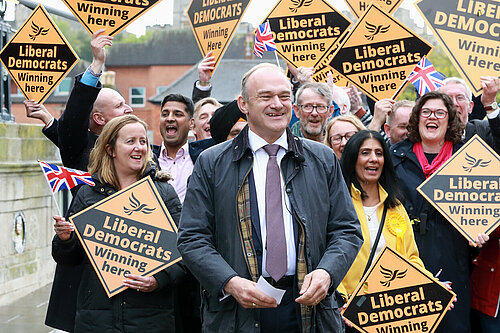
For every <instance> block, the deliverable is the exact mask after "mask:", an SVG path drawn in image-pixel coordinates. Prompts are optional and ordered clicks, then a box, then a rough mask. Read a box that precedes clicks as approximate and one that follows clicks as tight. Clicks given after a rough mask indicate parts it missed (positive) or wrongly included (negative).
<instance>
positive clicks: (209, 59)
mask: <svg viewBox="0 0 500 333" xmlns="http://www.w3.org/2000/svg"><path fill="white" fill-rule="evenodd" d="M214 65H215V57H213V56H212V51H210V52H208V53H207V55H206V56H205V58H203V60H202V61H201V62H200V64H199V65H198V79H199V81H200V85H202V86H206V85H208V84H207V83H206V82H210V80H211V79H212V72H213V70H214Z"/></svg>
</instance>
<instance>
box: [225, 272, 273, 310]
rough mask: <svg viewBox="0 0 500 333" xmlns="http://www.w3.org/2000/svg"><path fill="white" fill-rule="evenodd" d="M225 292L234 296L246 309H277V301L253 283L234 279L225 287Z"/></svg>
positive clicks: (242, 279) (236, 277) (237, 277)
mask: <svg viewBox="0 0 500 333" xmlns="http://www.w3.org/2000/svg"><path fill="white" fill-rule="evenodd" d="M224 292H225V293H227V294H230V295H231V296H233V297H234V298H235V299H236V301H237V302H238V303H240V305H241V306H242V307H244V308H246V309H252V308H275V307H276V306H277V305H276V300H275V299H274V298H272V297H270V296H267V295H266V294H264V293H263V292H262V291H260V290H259V289H257V284H256V283H255V282H253V281H250V280H247V279H244V278H241V277H239V276H235V277H232V278H231V279H230V280H229V281H228V282H227V283H226V285H225V286H224Z"/></svg>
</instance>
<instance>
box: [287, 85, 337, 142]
mask: <svg viewBox="0 0 500 333" xmlns="http://www.w3.org/2000/svg"><path fill="white" fill-rule="evenodd" d="M295 102H296V103H295V104H294V105H293V110H294V111H295V115H296V116H297V118H299V122H300V131H296V132H297V133H293V134H295V135H297V136H299V137H304V138H306V139H310V140H313V141H318V142H323V138H324V134H325V128H326V123H327V120H328V119H330V117H331V116H332V113H333V105H332V92H331V90H330V88H329V87H328V85H327V84H326V83H321V82H308V83H306V84H304V85H303V86H301V87H300V88H299V90H298V91H297V95H296V100H295Z"/></svg>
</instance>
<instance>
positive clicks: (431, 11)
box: [415, 0, 500, 96]
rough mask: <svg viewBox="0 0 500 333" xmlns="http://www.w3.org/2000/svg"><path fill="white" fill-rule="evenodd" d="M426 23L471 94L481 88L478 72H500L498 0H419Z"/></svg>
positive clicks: (417, 3) (499, 7) (497, 74)
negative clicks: (437, 3) (437, 2)
mask: <svg viewBox="0 0 500 333" xmlns="http://www.w3.org/2000/svg"><path fill="white" fill-rule="evenodd" d="M415 6H416V7H417V9H418V11H419V12H420V14H421V15H422V16H423V17H424V19H425V21H426V23H427V25H428V26H429V27H430V28H431V29H432V30H433V32H434V35H435V36H436V38H437V40H438V41H439V43H440V44H441V46H442V47H443V49H444V50H445V52H446V54H447V55H448V57H449V58H450V60H451V61H452V62H453V65H455V68H456V69H457V70H458V72H459V73H460V75H461V76H462V78H463V79H464V80H465V81H466V82H467V83H468V85H469V87H470V88H471V90H472V92H473V94H474V95H475V96H478V95H480V94H481V92H482V87H481V80H480V76H497V77H498V76H500V1H498V0H484V1H462V0H458V1H457V0H442V1H441V0H440V1H439V6H436V1H432V0H420V1H417V2H415Z"/></svg>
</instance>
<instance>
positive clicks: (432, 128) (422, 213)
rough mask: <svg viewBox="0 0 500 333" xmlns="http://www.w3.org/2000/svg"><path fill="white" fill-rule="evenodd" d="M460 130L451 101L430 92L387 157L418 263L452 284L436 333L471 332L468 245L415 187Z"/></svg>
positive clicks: (457, 140)
mask: <svg viewBox="0 0 500 333" xmlns="http://www.w3.org/2000/svg"><path fill="white" fill-rule="evenodd" d="M462 134H463V125H462V124H461V122H460V119H459V114H458V113H457V111H456V109H455V106H454V104H453V102H452V100H451V98H450V97H449V96H448V95H446V94H443V93H441V92H437V91H433V92H429V93H427V94H425V95H423V96H422V97H420V99H419V100H418V101H417V104H416V105H415V106H414V107H413V110H412V113H411V115H410V120H409V122H408V138H407V139H405V140H404V141H401V142H399V143H397V144H395V145H394V146H392V147H391V157H392V161H393V163H394V168H395V170H396V174H397V177H398V180H399V184H400V187H401V190H402V191H403V193H404V195H405V199H406V200H405V202H404V205H405V208H406V211H407V212H408V215H409V216H410V219H411V220H412V222H413V228H414V232H415V240H416V242H417V246H418V249H419V252H420V258H421V259H422V260H423V262H424V263H425V267H426V268H427V269H428V270H429V271H431V272H432V273H433V274H437V273H438V272H441V273H440V276H439V278H440V280H442V281H449V282H450V283H452V286H453V291H454V292H455V293H456V294H457V299H458V300H457V303H456V304H455V309H453V310H452V311H450V312H449V313H447V314H446V316H445V317H444V319H443V321H442V322H441V324H440V326H439V327H438V329H437V331H436V332H455V333H458V332H470V324H469V311H470V288H469V274H470V266H469V265H470V246H469V243H468V242H467V240H466V239H465V237H463V236H462V235H461V234H460V233H459V232H458V231H457V230H456V229H455V228H454V227H453V226H452V224H451V223H449V222H448V221H447V220H446V218H445V217H444V216H443V215H441V213H439V212H438V211H437V210H436V209H435V208H434V207H433V206H432V205H431V204H430V203H428V202H427V200H426V199H425V198H424V197H423V196H422V195H420V194H419V193H418V192H417V190H416V188H417V187H418V186H419V185H420V184H421V183H422V182H423V181H425V180H426V179H427V178H428V177H430V176H431V175H432V174H433V173H434V172H436V170H437V169H438V168H439V167H440V166H441V165H443V163H445V162H446V161H448V160H449V159H450V158H451V156H452V154H453V153H454V152H456V151H457V150H458V149H459V148H460V146H461V142H462Z"/></svg>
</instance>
